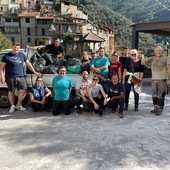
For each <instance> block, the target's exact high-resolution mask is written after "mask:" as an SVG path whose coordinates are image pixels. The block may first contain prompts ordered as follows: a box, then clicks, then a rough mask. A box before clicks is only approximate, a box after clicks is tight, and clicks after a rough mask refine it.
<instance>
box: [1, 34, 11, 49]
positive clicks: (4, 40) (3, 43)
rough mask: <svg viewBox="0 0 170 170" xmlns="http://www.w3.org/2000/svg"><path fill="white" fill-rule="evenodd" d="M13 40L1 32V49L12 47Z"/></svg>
mask: <svg viewBox="0 0 170 170" xmlns="http://www.w3.org/2000/svg"><path fill="white" fill-rule="evenodd" d="M11 46H12V43H11V41H10V40H9V39H8V38H7V37H6V36H5V35H4V34H2V33H0V50H3V49H7V48H11Z"/></svg>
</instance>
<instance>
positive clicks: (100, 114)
mask: <svg viewBox="0 0 170 170" xmlns="http://www.w3.org/2000/svg"><path fill="white" fill-rule="evenodd" d="M99 116H100V117H102V116H103V111H102V110H101V109H99Z"/></svg>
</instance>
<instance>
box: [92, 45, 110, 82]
mask: <svg viewBox="0 0 170 170" xmlns="http://www.w3.org/2000/svg"><path fill="white" fill-rule="evenodd" d="M91 65H92V67H94V68H95V70H96V73H99V74H100V75H102V76H103V77H104V78H105V79H108V73H109V69H108V66H109V65H110V62H109V59H108V58H107V57H106V56H105V50H104V48H103V47H100V48H99V56H98V57H96V58H94V59H93V60H92V62H91Z"/></svg>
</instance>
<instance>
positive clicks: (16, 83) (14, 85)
mask: <svg viewBox="0 0 170 170" xmlns="http://www.w3.org/2000/svg"><path fill="white" fill-rule="evenodd" d="M6 84H7V87H8V91H10V92H13V91H15V89H17V90H26V89H27V84H26V81H25V78H24V77H11V78H6Z"/></svg>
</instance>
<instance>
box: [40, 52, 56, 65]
mask: <svg viewBox="0 0 170 170" xmlns="http://www.w3.org/2000/svg"><path fill="white" fill-rule="evenodd" d="M41 57H42V58H43V59H45V61H46V65H47V66H48V65H50V64H53V63H54V61H53V54H49V53H44V54H42V55H41Z"/></svg>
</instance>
